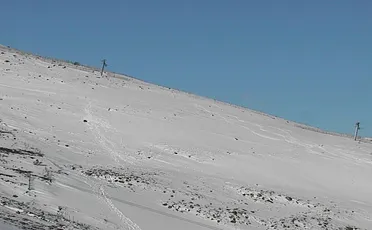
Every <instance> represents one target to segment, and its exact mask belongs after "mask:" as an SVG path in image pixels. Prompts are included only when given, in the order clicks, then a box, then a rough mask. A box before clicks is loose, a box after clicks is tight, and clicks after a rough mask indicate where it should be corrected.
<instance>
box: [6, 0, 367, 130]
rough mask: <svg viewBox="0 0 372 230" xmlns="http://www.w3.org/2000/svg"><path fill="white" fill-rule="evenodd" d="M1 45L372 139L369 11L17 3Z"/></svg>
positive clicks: (295, 4) (356, 5)
mask: <svg viewBox="0 0 372 230" xmlns="http://www.w3.org/2000/svg"><path fill="white" fill-rule="evenodd" d="M0 20H1V29H0V30H1V32H0V43H1V44H3V45H10V46H12V47H15V48H19V49H22V50H25V51H30V52H34V53H37V54H40V55H45V56H52V57H56V58H62V59H68V60H71V61H78V62H80V63H83V64H89V65H95V66H99V65H100V60H101V59H103V58H106V59H107V60H108V64H109V70H112V71H115V72H121V73H126V74H129V75H132V76H135V77H137V78H140V79H143V80H146V81H149V82H153V83H157V84H160V85H164V86H169V87H173V88H178V89H182V90H185V91H188V92H192V93H196V94H199V95H203V96H208V97H211V98H215V99H219V100H223V101H227V102H231V103H234V104H239V105H242V106H245V107H248V108H251V109H256V110H260V111H264V112H266V113H269V114H273V115H277V116H280V117H284V118H286V119H290V120H295V121H299V122H303V123H306V124H311V125H314V126H317V127H321V128H323V129H326V130H331V131H339V132H347V133H352V132H353V129H354V124H355V122H356V121H357V120H359V121H360V122H361V125H362V127H363V128H364V129H363V130H362V131H361V134H362V135H369V136H372V1H369V0H358V1H352V0H349V1H344V0H339V1H324V0H312V1H298V0H293V1H285V0H283V1H274V0H272V1H248V0H230V1H227V0H157V1H154V0H142V1H129V0H110V1H108V0H107V1H104V0H101V1H97V0H75V1H72V0H64V1H51V0H33V1H28V0H11V1H3V2H2V3H1V12H0Z"/></svg>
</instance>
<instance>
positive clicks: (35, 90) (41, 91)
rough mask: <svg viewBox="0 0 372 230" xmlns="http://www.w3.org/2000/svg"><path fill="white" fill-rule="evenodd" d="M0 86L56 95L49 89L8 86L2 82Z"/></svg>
mask: <svg viewBox="0 0 372 230" xmlns="http://www.w3.org/2000/svg"><path fill="white" fill-rule="evenodd" d="M0 86H3V87H7V88H11V89H17V90H25V91H30V92H35V93H43V94H50V95H56V93H55V92H49V91H44V90H37V89H28V88H24V87H16V86H9V85H4V84H0Z"/></svg>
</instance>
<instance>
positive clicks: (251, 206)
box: [0, 47, 372, 230]
mask: <svg viewBox="0 0 372 230" xmlns="http://www.w3.org/2000/svg"><path fill="white" fill-rule="evenodd" d="M0 51H1V54H0V106H1V107H0V108H1V110H0V112H1V113H0V119H1V124H0V166H1V167H0V184H1V186H0V200H1V206H0V212H1V215H0V216H1V217H0V224H1V222H4V223H7V224H11V225H14V226H17V227H18V228H20V229H22V228H25V229H26V227H25V226H27V227H29V228H28V229H32V228H33V229H56V228H57V227H61V228H62V227H63V226H69V227H70V228H71V229H130V230H140V229H141V230H156V229H179V230H182V229H195V230H196V229H353V228H354V229H371V228H372V215H371V213H372V198H371V197H372V182H371V181H372V180H371V177H372V145H371V144H369V143H366V142H355V141H353V140H352V139H351V138H348V137H343V136H337V135H329V134H324V133H320V132H315V131H311V130H308V129H303V128H300V127H299V125H298V124H295V123H292V122H289V121H286V120H283V119H280V118H276V117H272V116H268V115H265V114H260V113H257V112H254V111H250V110H248V109H244V108H240V107H237V106H232V105H228V104H225V103H221V102H218V101H214V100H210V99H206V98H201V97H197V96H194V95H190V94H187V93H183V92H179V91H176V90H172V89H167V88H164V87H159V86H155V85H152V84H148V83H144V82H141V81H139V80H135V79H133V78H129V77H125V76H121V75H118V74H113V73H107V74H105V75H104V76H103V77H101V76H100V73H99V72H98V71H94V70H93V69H89V68H85V67H76V66H74V65H72V64H67V63H63V62H60V61H52V60H46V59H42V58H37V57H35V56H32V55H25V54H22V53H20V52H18V51H15V50H11V49H7V48H4V47H1V48H0ZM29 174H31V175H33V182H32V185H33V188H34V190H31V191H28V183H29V179H28V175H29ZM19 210H22V211H19ZM0 226H1V225H0Z"/></svg>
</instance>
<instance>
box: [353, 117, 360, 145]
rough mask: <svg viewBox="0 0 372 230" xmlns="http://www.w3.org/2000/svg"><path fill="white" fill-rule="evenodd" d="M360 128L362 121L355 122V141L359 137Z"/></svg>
mask: <svg viewBox="0 0 372 230" xmlns="http://www.w3.org/2000/svg"><path fill="white" fill-rule="evenodd" d="M359 130H360V122H359V121H358V122H357V123H355V134H354V141H356V140H357V138H358V132H359Z"/></svg>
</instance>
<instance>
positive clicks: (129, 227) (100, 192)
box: [83, 102, 141, 230]
mask: <svg viewBox="0 0 372 230" xmlns="http://www.w3.org/2000/svg"><path fill="white" fill-rule="evenodd" d="M91 108H92V103H91V102H89V103H88V106H87V107H86V108H85V113H86V115H87V119H89V123H88V124H89V129H90V130H91V132H92V134H93V135H94V137H95V139H96V140H97V141H98V142H99V144H100V145H101V147H102V148H103V149H104V150H106V151H107V152H108V153H109V154H110V157H111V158H112V159H113V160H114V161H115V163H116V164H118V165H120V160H123V161H125V162H126V163H131V164H133V162H132V161H129V160H128V159H124V158H123V157H122V156H121V155H120V153H118V152H116V151H115V150H113V149H112V148H110V146H109V145H111V146H113V145H114V144H113V143H112V142H111V141H109V140H108V139H107V138H106V137H105V136H104V135H102V133H101V132H100V127H103V128H106V129H109V128H110V125H109V124H108V123H107V122H105V121H103V120H101V119H98V118H97V119H95V118H94V117H93V115H92V113H91ZM83 177H84V182H85V183H86V184H87V185H88V186H89V187H90V188H91V189H92V190H93V192H94V193H95V194H96V195H97V197H99V198H100V199H103V200H104V202H105V203H106V205H107V206H108V207H109V208H110V209H111V210H112V211H113V212H114V213H116V215H117V216H118V217H119V218H120V220H121V223H122V224H121V229H126V230H141V228H140V227H139V226H138V225H137V224H135V223H134V222H133V221H131V220H130V219H129V218H128V217H126V216H125V215H124V214H123V213H122V212H121V211H120V210H119V209H118V208H117V207H116V206H115V205H114V204H113V203H112V201H111V199H109V198H108V197H107V195H106V192H105V189H104V184H102V183H97V182H92V181H91V179H89V178H88V177H87V176H85V175H84V176H83Z"/></svg>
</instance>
